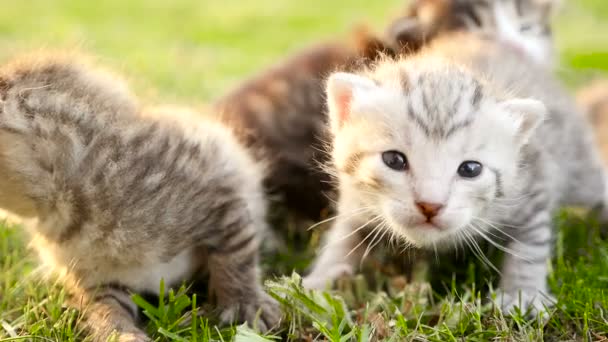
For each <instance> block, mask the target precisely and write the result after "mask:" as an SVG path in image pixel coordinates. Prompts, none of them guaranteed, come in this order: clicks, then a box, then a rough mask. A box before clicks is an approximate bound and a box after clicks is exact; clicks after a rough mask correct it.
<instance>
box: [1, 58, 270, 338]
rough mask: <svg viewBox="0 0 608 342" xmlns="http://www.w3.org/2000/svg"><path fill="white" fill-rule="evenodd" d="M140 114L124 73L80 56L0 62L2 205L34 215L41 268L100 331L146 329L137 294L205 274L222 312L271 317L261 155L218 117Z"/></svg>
mask: <svg viewBox="0 0 608 342" xmlns="http://www.w3.org/2000/svg"><path fill="white" fill-rule="evenodd" d="M194 120H195V119H191V120H189V121H188V122H187V123H182V122H180V121H178V120H176V119H175V113H174V112H172V111H170V112H167V113H164V115H163V113H159V112H158V111H157V112H155V113H154V115H152V114H147V113H143V112H142V110H141V108H140V107H139V105H138V104H137V103H136V101H135V99H134V98H133V97H132V96H131V94H130V93H129V91H128V90H127V88H126V86H125V84H124V83H123V82H122V81H120V80H118V79H116V78H115V77H113V76H111V75H110V74H108V73H105V72H101V71H98V70H96V69H95V68H92V67H91V66H89V65H87V63H85V62H84V61H83V60H82V59H78V58H76V57H74V56H63V55H62V56H45V55H43V56H33V57H27V58H19V59H17V60H15V61H14V62H12V63H9V64H7V65H5V66H3V67H2V68H0V207H2V208H5V209H7V210H9V211H11V212H13V213H15V214H18V215H20V216H21V217H25V218H33V219H34V221H35V224H33V225H31V226H30V227H28V228H29V232H30V234H31V235H32V245H33V247H34V248H35V249H36V251H37V252H38V254H39V255H40V258H41V260H42V262H43V263H44V267H45V268H47V269H48V270H49V271H51V272H53V273H54V274H55V275H58V276H59V277H60V279H61V280H62V281H63V282H64V284H65V286H66V287H67V288H68V290H69V291H70V292H71V294H72V295H73V297H72V303H71V304H72V305H75V306H76V307H77V308H80V309H81V310H83V311H84V312H85V317H86V326H87V327H88V329H89V330H90V333H91V335H92V337H93V340H95V341H105V340H106V339H107V338H108V337H110V336H112V335H115V336H117V337H118V339H119V340H120V341H146V340H148V338H147V337H146V335H145V334H144V332H143V331H141V330H140V329H139V328H138V327H137V325H136V320H137V316H138V310H137V307H136V306H135V304H134V303H133V302H132V301H131V299H130V295H131V294H132V293H141V292H147V293H153V294H158V290H159V282H160V281H161V279H164V281H165V283H167V284H168V285H170V286H175V285H178V286H179V285H180V284H181V283H182V282H184V281H189V280H196V279H197V278H199V277H201V276H202V274H203V270H207V271H208V274H209V282H210V288H211V292H212V294H213V295H214V298H215V299H216V301H217V305H218V306H219V309H220V310H221V316H220V317H221V319H222V320H223V321H226V322H229V321H233V320H239V321H245V320H246V321H249V322H250V323H253V321H254V319H255V318H256V313H257V312H258V309H261V316H260V320H259V322H258V327H259V328H260V329H262V330H265V329H268V328H270V327H271V326H273V325H274V324H275V323H276V322H277V321H278V320H279V311H278V307H277V305H276V303H275V302H274V300H272V299H271V298H270V297H269V296H268V295H267V294H266V293H265V292H264V291H263V289H262V287H261V286H260V276H259V269H258V233H259V231H260V230H263V229H265V226H266V223H265V201H264V195H263V191H262V186H261V168H260V167H259V164H258V163H256V162H255V161H254V160H253V159H252V158H251V157H250V156H249V155H248V154H247V153H246V152H245V150H244V149H243V148H242V147H241V146H239V144H238V143H237V142H236V140H235V139H234V138H233V136H232V135H231V134H230V133H229V132H228V131H227V130H226V129H225V128H224V127H223V126H221V125H218V124H217V123H213V122H201V123H198V122H196V121H194Z"/></svg>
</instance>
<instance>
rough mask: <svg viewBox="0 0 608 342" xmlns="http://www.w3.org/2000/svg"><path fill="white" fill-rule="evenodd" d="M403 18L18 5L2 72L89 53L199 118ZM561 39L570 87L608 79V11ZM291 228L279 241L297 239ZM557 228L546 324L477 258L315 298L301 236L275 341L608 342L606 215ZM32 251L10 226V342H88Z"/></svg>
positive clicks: (152, 324) (174, 319) (211, 331)
mask: <svg viewBox="0 0 608 342" xmlns="http://www.w3.org/2000/svg"><path fill="white" fill-rule="evenodd" d="M402 5H403V3H402V2H401V1H396V0H393V1H389V0H377V1H373V2H372V1H366V0H349V1H347V0H334V1H323V0H308V1H299V2H296V1H277V0H256V1H236V0H224V1H219V0H203V1H194V0H173V1H163V0H130V1H121V0H106V1H96V2H92V1H91V2H89V1H82V0H61V1H60V0H57V1H48V0H20V1H8V0H5V1H3V4H2V9H1V10H0V43H1V44H0V60H5V59H6V58H8V57H9V56H11V55H13V54H15V53H18V52H21V51H27V50H30V49H38V48H41V47H42V48H78V49H80V50H84V51H86V52H89V53H92V54H95V55H98V56H99V57H100V60H101V62H102V63H104V64H107V65H109V66H111V67H113V68H114V69H116V70H118V71H120V72H122V73H124V74H126V75H127V76H128V78H129V79H130V81H131V83H132V84H133V86H134V87H135V89H136V90H137V92H138V93H139V94H140V95H141V96H142V97H143V98H144V99H145V100H146V101H148V102H150V103H173V102H179V103H182V104H190V105H194V106H200V105H204V104H205V103H206V102H208V101H210V100H212V99H213V98H215V97H217V96H219V95H221V94H222V93H224V92H225V91H227V90H228V89H229V88H230V87H232V86H235V85H237V84H238V82H240V81H241V80H242V79H243V78H245V77H247V76H249V75H252V74H254V73H256V71H257V70H260V69H261V68H263V67H265V66H267V65H270V64H272V63H273V62H275V61H277V60H278V59H280V58H281V57H282V56H284V55H285V54H287V53H289V52H291V51H295V50H297V49H298V48H301V47H304V46H306V45H307V44H310V43H312V42H315V41H318V40H320V39H321V40H322V39H326V38H332V37H334V36H336V35H339V34H343V33H345V32H347V31H348V30H349V28H350V27H351V25H352V24H353V23H355V22H360V21H364V22H369V23H370V24H371V25H372V27H374V28H378V29H380V28H381V27H382V23H383V22H385V21H386V20H387V19H388V18H390V17H391V16H392V15H393V14H394V13H396V11H398V10H399V9H400V8H401V7H402ZM555 31H556V39H557V42H558V47H559V51H560V55H561V57H562V64H561V67H560V68H559V69H558V70H557V71H558V73H559V75H560V76H561V77H563V78H564V80H565V81H566V82H567V83H568V84H569V85H570V86H572V87H573V88H574V87H577V86H579V85H581V84H584V83H585V82H586V81H588V80H589V79H590V78H592V77H594V76H601V75H606V74H607V73H608V1H606V0H577V1H570V2H568V3H567V4H565V8H564V9H563V11H562V15H560V16H559V18H558V20H557V21H556V25H555ZM283 224H284V226H281V227H278V228H279V229H280V230H283V231H291V230H290V227H291V225H290V224H288V222H285V223H283ZM556 225H557V226H558V227H559V235H558V239H557V241H556V249H555V257H554V259H553V260H552V261H551V267H552V271H553V272H552V274H551V276H550V284H551V288H552V290H553V292H554V294H555V295H556V297H557V298H558V304H557V305H556V307H555V308H554V309H552V310H551V312H550V315H549V317H545V318H543V319H541V318H540V317H537V318H534V319H524V318H523V315H515V316H513V317H510V318H507V317H504V316H503V315H502V314H501V313H500V312H499V311H498V310H496V309H495V308H493V307H492V306H491V305H487V304H485V301H484V300H483V299H484V298H485V296H486V293H487V288H488V285H490V286H491V285H492V284H493V282H494V280H495V278H496V274H493V273H492V272H491V271H489V270H487V269H485V268H483V267H482V266H481V265H480V263H479V262H476V261H475V260H474V259H473V258H471V257H469V256H465V257H462V256H461V257H460V258H452V255H451V254H448V255H444V256H441V257H439V258H438V259H437V260H435V259H432V260H431V261H430V262H429V263H422V264H420V265H418V267H417V268H416V270H415V272H414V274H415V277H416V278H417V279H420V281H419V282H415V283H408V282H406V281H405V280H404V278H403V277H402V276H400V275H399V272H397V271H395V270H394V269H392V268H391V267H388V266H387V267H384V266H385V265H380V264H374V260H381V257H382V256H375V257H374V258H372V260H370V262H368V263H367V265H366V267H365V269H366V271H365V272H364V274H365V277H364V276H363V275H361V276H357V277H355V278H353V279H344V280H342V281H341V282H340V284H339V291H336V292H332V293H331V294H330V293H322V292H315V293H310V292H307V291H304V290H302V289H301V288H300V287H299V285H298V276H297V275H296V274H293V275H292V273H291V272H292V270H294V269H295V270H298V271H302V270H303V269H305V268H306V267H307V265H308V264H309V262H310V260H311V258H310V257H311V251H312V249H313V247H314V246H315V245H316V243H317V242H318V236H319V233H318V232H317V233H314V234H313V236H312V238H310V237H302V236H300V235H299V234H295V233H294V234H291V235H289V237H290V239H288V248H287V249H286V251H284V252H283V253H282V254H281V255H279V256H273V257H268V258H266V259H265V262H264V267H265V269H266V270H267V271H268V273H269V274H274V275H276V274H281V273H282V274H285V275H286V277H285V278H277V277H274V276H273V277H270V278H271V279H274V281H271V282H269V283H268V286H269V291H270V292H271V293H272V294H273V295H274V296H275V297H277V298H279V299H281V301H282V302H283V306H284V309H285V314H286V322H285V324H284V325H283V326H282V327H281V328H280V329H278V330H277V331H275V332H273V333H272V335H270V336H267V337H265V339H270V340H281V339H288V338H289V339H292V340H303V341H306V340H313V339H315V338H318V339H326V340H330V341H351V340H352V341H368V340H383V339H384V340H388V341H401V340H432V341H451V340H462V339H467V340H478V341H486V340H491V339H501V340H588V341H608V312H607V310H608V241H607V240H606V234H605V230H603V231H602V227H600V225H599V224H597V222H596V221H595V220H594V218H593V215H587V214H586V213H580V212H577V211H564V212H563V213H561V214H560V215H559V216H558V217H556ZM602 233H604V234H603V235H602ZM26 246H27V238H26V236H25V235H24V233H23V231H22V229H21V228H20V227H19V226H18V225H15V224H9V223H0V341H21V340H44V341H56V340H59V341H64V340H66V341H68V340H78V339H80V338H82V333H81V332H79V331H78V329H77V328H76V327H75V324H74V323H75V322H76V321H77V320H78V319H79V315H78V313H77V312H74V311H72V310H66V309H64V308H63V306H62V304H61V303H62V298H63V296H65V293H64V292H63V290H62V289H61V288H60V287H59V286H54V285H52V282H44V281H42V280H41V279H40V278H39V276H38V274H37V273H36V272H35V265H36V261H35V257H34V256H33V255H32V253H31V252H29V251H28V250H27V248H26ZM490 257H491V258H492V259H493V260H497V259H498V258H499V257H500V256H498V255H490ZM453 259H455V260H453ZM380 266H383V267H380ZM136 300H137V301H138V303H139V304H140V306H141V307H142V310H144V312H145V314H146V315H147V316H148V317H149V318H150V320H149V323H148V325H147V329H148V331H149V333H150V334H151V335H152V336H153V337H154V338H156V339H157V340H159V341H165V340H198V341H210V340H230V338H232V337H233V336H236V340H238V341H264V340H265V339H264V338H262V337H260V336H257V335H255V334H254V333H253V332H252V331H250V330H248V329H246V328H244V327H225V328H216V327H215V326H214V325H213V322H214V320H213V317H211V318H210V319H209V320H208V319H206V318H200V319H197V320H193V321H192V322H191V323H189V324H184V323H183V318H184V315H185V314H186V315H187V314H188V313H189V311H195V310H196V306H197V305H196V304H197V298H196V296H190V295H189V294H185V293H184V289H181V290H179V289H176V291H174V292H172V293H171V294H170V295H169V296H168V297H167V298H161V301H160V303H159V302H156V301H154V302H151V303H148V302H145V301H144V300H143V299H140V298H136ZM188 308H190V309H188Z"/></svg>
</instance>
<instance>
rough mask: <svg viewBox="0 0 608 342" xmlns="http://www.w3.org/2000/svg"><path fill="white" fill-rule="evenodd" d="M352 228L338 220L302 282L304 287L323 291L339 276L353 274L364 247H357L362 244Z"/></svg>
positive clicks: (346, 221)
mask: <svg viewBox="0 0 608 342" xmlns="http://www.w3.org/2000/svg"><path fill="white" fill-rule="evenodd" d="M353 227H357V226H356V225H352V224H351V222H350V221H348V220H341V219H340V218H338V220H337V222H336V224H335V225H334V226H333V227H332V228H331V230H330V231H329V233H328V235H327V241H326V243H325V245H324V246H323V247H322V249H321V254H320V255H319V256H317V259H316V260H315V264H314V266H313V269H312V271H311V272H310V273H309V274H308V275H307V276H306V277H305V278H304V280H303V285H304V287H306V288H309V289H324V288H326V287H327V286H328V285H331V283H332V282H333V281H334V280H336V279H337V278H339V277H340V276H343V275H350V274H353V272H354V270H355V266H356V265H357V263H358V262H360V260H361V258H362V255H363V251H364V250H365V246H358V245H359V244H360V243H361V242H362V240H361V234H359V232H354V231H353ZM357 246H358V247H357Z"/></svg>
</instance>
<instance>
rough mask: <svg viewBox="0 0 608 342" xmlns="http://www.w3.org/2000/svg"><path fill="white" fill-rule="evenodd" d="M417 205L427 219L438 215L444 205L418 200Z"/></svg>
mask: <svg viewBox="0 0 608 342" xmlns="http://www.w3.org/2000/svg"><path fill="white" fill-rule="evenodd" d="M416 206H417V207H418V210H420V212H421V213H422V215H424V216H426V219H427V220H430V219H432V218H433V217H435V216H437V214H438V213H439V210H441V208H442V207H443V205H442V204H439V203H427V202H416Z"/></svg>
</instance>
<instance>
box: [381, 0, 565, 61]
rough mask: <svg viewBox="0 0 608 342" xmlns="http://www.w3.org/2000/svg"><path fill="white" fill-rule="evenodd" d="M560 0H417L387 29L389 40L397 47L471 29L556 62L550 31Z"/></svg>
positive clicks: (535, 58)
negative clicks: (404, 14)
mask: <svg viewBox="0 0 608 342" xmlns="http://www.w3.org/2000/svg"><path fill="white" fill-rule="evenodd" d="M557 3H558V1H557V0H417V1H414V2H413V3H412V4H411V6H410V8H409V10H408V12H407V15H406V16H404V17H403V18H401V19H397V20H395V21H394V22H393V23H392V24H391V25H389V28H388V29H387V41H389V42H392V46H394V47H396V48H397V49H398V48H399V47H400V46H402V45H403V44H411V42H412V40H419V41H420V42H419V43H418V45H420V46H421V45H423V44H424V41H430V40H432V39H433V38H434V37H436V36H438V35H442V34H444V33H446V32H453V31H470V32H477V33H482V34H485V35H488V36H489V37H492V38H494V39H500V40H502V41H503V43H505V45H508V46H510V47H511V48H513V49H516V50H518V51H519V52H520V53H522V54H525V55H527V56H529V57H531V58H532V60H534V61H535V62H536V63H538V64H539V65H543V66H546V67H551V66H553V63H554V60H555V47H554V42H553V36H552V33H551V19H552V14H553V13H554V12H555V10H556V7H557Z"/></svg>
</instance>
